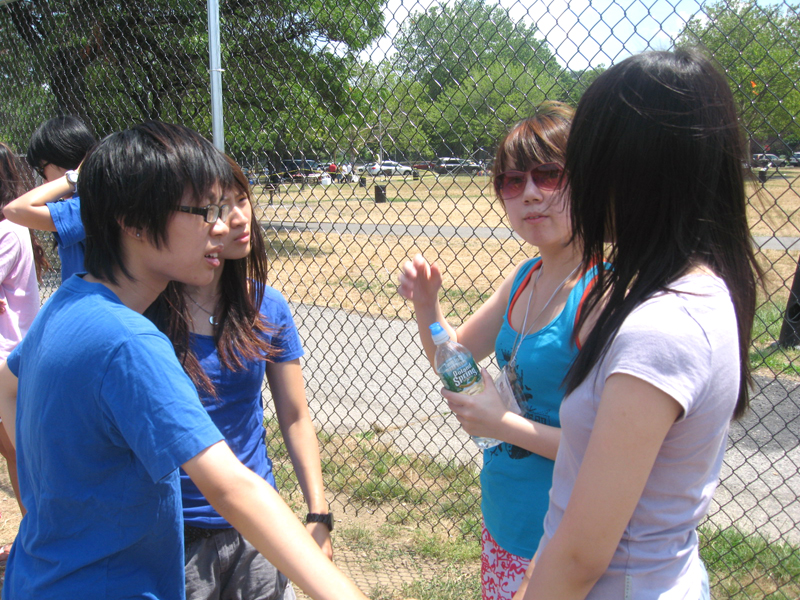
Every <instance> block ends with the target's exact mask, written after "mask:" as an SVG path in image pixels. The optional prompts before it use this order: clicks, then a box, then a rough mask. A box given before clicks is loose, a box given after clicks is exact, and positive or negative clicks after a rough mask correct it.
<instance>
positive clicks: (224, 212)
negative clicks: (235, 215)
mask: <svg viewBox="0 0 800 600" xmlns="http://www.w3.org/2000/svg"><path fill="white" fill-rule="evenodd" d="M175 210H177V211H179V212H185V213H189V214H192V215H200V216H201V217H203V218H204V219H205V221H206V223H212V224H213V223H216V222H217V219H222V221H223V222H224V221H226V220H227V219H228V215H229V214H230V213H231V205H230V204H209V205H208V206H203V207H202V208H198V207H197V206H179V207H178V208H176V209H175Z"/></svg>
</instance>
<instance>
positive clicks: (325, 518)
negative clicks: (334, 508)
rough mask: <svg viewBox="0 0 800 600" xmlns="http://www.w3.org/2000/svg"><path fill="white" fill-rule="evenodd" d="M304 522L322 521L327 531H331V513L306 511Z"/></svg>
mask: <svg viewBox="0 0 800 600" xmlns="http://www.w3.org/2000/svg"><path fill="white" fill-rule="evenodd" d="M306 523H324V524H325V526H326V527H327V528H328V531H333V513H325V514H324V515H323V514H320V513H308V514H307V515H306Z"/></svg>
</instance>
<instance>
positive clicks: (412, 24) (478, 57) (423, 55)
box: [394, 0, 560, 101]
mask: <svg viewBox="0 0 800 600" xmlns="http://www.w3.org/2000/svg"><path fill="white" fill-rule="evenodd" d="M536 33H537V29H536V26H535V25H534V24H525V23H524V22H523V21H514V20H512V18H511V17H510V15H509V14H508V12H507V11H506V10H505V9H504V8H502V7H500V6H499V5H497V4H493V3H489V2H488V1H487V0H455V1H454V2H452V3H445V2H443V1H442V2H439V3H438V4H434V5H433V6H431V7H430V8H428V9H427V10H425V11H418V12H415V13H414V14H412V15H411V17H410V18H409V19H407V20H406V21H405V22H404V23H403V25H402V27H401V29H400V33H399V34H398V37H397V39H396V40H395V41H394V47H395V49H396V51H397V54H396V55H395V57H394V64H395V68H396V69H397V70H398V71H400V72H401V73H404V74H408V75H410V76H412V77H414V78H415V79H416V80H417V81H419V82H420V83H422V85H423V86H424V87H425V88H426V90H427V93H428V96H429V98H430V100H431V101H434V100H436V99H437V98H438V97H439V95H440V94H441V93H442V92H443V91H444V90H445V88H447V87H448V86H451V85H458V84H460V83H462V82H464V81H465V80H466V78H467V77H468V74H469V73H470V72H472V71H473V70H474V69H476V68H479V67H482V68H486V67H488V66H489V65H491V64H495V63H502V64H506V65H509V64H512V63H513V64H517V65H520V66H522V67H533V66H535V67H541V66H542V65H545V66H548V67H549V68H550V69H551V72H553V73H555V72H557V71H559V70H560V67H559V66H558V63H557V62H556V60H555V57H554V56H553V53H552V52H551V51H550V48H549V47H548V45H547V43H546V42H545V41H543V40H540V39H538V38H537V37H536Z"/></svg>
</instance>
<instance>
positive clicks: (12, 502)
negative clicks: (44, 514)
mask: <svg viewBox="0 0 800 600" xmlns="http://www.w3.org/2000/svg"><path fill="white" fill-rule="evenodd" d="M21 520H22V513H21V512H20V510H19V505H18V504H17V500H16V498H15V497H14V490H12V489H11V481H10V480H9V479H8V468H7V467H6V461H5V460H3V459H0V546H4V545H6V544H10V543H12V542H13V541H14V538H16V537H17V531H19V523H20V521H21ZM5 573H6V564H5V562H3V563H1V564H0V591H2V589H3V578H5Z"/></svg>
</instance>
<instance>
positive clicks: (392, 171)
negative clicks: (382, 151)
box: [365, 160, 414, 176]
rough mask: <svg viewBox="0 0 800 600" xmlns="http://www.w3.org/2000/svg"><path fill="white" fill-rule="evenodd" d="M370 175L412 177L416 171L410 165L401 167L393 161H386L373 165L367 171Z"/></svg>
mask: <svg viewBox="0 0 800 600" xmlns="http://www.w3.org/2000/svg"><path fill="white" fill-rule="evenodd" d="M365 172H366V173H369V174H370V175H373V176H374V175H403V176H406V175H411V174H412V173H413V172H414V169H412V168H411V167H409V166H408V165H401V164H400V163H398V162H395V161H393V160H385V161H383V162H381V163H373V164H371V165H369V166H368V167H367V168H366V169H365Z"/></svg>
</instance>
